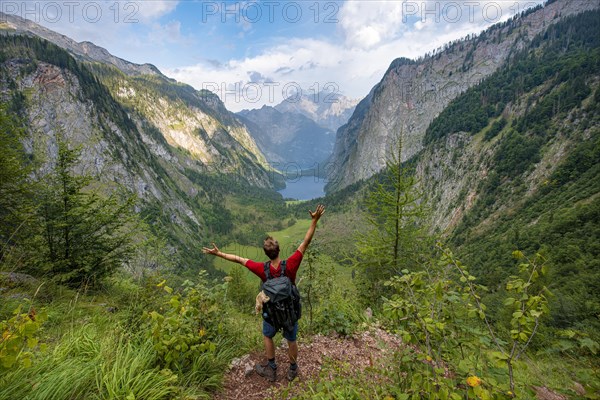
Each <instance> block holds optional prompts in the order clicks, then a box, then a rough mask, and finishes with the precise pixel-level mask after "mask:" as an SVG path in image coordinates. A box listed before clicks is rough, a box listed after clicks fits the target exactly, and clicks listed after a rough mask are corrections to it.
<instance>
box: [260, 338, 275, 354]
mask: <svg viewBox="0 0 600 400" xmlns="http://www.w3.org/2000/svg"><path fill="white" fill-rule="evenodd" d="M263 337H264V338H265V351H266V352H267V360H270V359H272V358H275V344H274V343H273V339H272V338H268V337H266V336H263Z"/></svg>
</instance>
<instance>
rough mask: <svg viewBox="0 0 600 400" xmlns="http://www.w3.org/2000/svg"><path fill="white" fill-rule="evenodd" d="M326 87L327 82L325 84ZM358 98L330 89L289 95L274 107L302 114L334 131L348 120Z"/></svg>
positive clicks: (282, 110)
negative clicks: (350, 97) (348, 96)
mask: <svg viewBox="0 0 600 400" xmlns="http://www.w3.org/2000/svg"><path fill="white" fill-rule="evenodd" d="M325 86H326V87H327V84H326V85H325ZM357 104H358V100H355V99H349V98H347V97H346V96H344V95H342V94H340V93H337V92H335V91H334V92H331V91H329V92H328V91H321V92H319V93H313V94H307V93H302V94H301V95H294V96H290V97H288V98H287V99H285V100H284V101H282V102H281V103H279V104H278V105H276V106H275V109H277V110H278V111H281V112H289V113H295V114H302V115H305V116H306V117H308V118H310V119H312V120H313V121H315V122H316V123H317V124H319V125H321V126H322V127H324V128H327V129H330V130H332V131H334V132H335V131H336V130H337V129H338V128H339V127H340V126H342V125H344V124H345V123H346V122H348V119H349V118H350V116H351V115H352V113H353V112H354V108H355V107H356V105H357Z"/></svg>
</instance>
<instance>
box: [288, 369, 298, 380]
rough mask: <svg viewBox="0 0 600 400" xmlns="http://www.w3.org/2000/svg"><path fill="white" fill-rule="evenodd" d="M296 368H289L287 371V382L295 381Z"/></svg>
mask: <svg viewBox="0 0 600 400" xmlns="http://www.w3.org/2000/svg"><path fill="white" fill-rule="evenodd" d="M298 369H299V368H298V367H296V369H292V368H291V367H290V369H288V373H287V378H288V381H290V382H291V381H293V380H294V379H296V377H297V376H298Z"/></svg>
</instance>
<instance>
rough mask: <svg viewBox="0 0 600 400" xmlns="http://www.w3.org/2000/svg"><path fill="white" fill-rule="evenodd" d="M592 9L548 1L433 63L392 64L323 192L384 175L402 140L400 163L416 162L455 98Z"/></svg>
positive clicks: (340, 148) (340, 142)
mask: <svg viewBox="0 0 600 400" xmlns="http://www.w3.org/2000/svg"><path fill="white" fill-rule="evenodd" d="M597 7H598V2H585V1H580V0H557V1H553V2H551V3H548V4H547V5H546V6H544V7H537V8H535V9H532V10H530V11H528V12H526V13H524V15H522V16H519V17H515V18H513V19H512V20H510V21H508V22H506V23H503V24H498V25H495V26H493V27H492V28H490V29H488V30H487V31H486V32H484V33H482V34H481V35H479V36H477V37H469V38H467V39H465V40H460V41H457V42H454V43H452V44H449V45H447V46H445V48H444V49H443V50H440V51H437V52H436V53H435V54H433V55H427V56H426V57H424V58H422V59H419V60H416V61H413V60H407V59H397V60H395V61H394V62H392V64H391V65H390V67H389V69H388V71H387V72H386V74H385V75H384V77H383V78H382V80H381V82H380V83H379V84H377V85H376V86H375V87H374V88H373V89H372V90H371V92H370V93H369V95H368V96H367V97H366V98H365V99H363V100H362V101H361V102H360V103H359V105H358V106H357V107H356V110H355V112H354V114H353V115H352V117H351V118H350V120H349V121H348V124H347V125H345V126H342V127H341V128H340V129H339V130H338V132H337V135H336V144H335V148H334V152H333V155H332V157H331V159H330V161H331V163H330V164H331V166H332V169H331V171H330V173H329V176H330V178H331V180H330V183H329V185H328V187H327V189H328V190H329V191H331V190H336V189H340V188H342V187H344V186H347V185H349V184H351V183H353V182H357V181H359V180H361V179H365V178H368V177H369V176H372V175H373V174H374V173H376V172H377V171H379V170H381V168H383V167H384V164H385V158H386V156H387V155H388V154H389V151H390V147H391V143H392V142H393V141H394V138H395V137H397V135H398V134H399V133H400V132H403V135H404V139H403V142H404V154H403V157H404V159H405V160H407V159H409V158H411V157H412V156H414V155H415V154H417V153H418V152H419V151H421V149H422V147H423V144H422V141H423V138H424V136H425V131H426V129H427V127H428V126H429V124H430V123H431V122H432V121H433V119H434V118H435V117H436V116H437V115H439V114H440V112H442V110H444V109H445V108H446V107H447V106H448V104H449V103H450V102H451V101H452V100H453V99H454V98H456V97H457V96H459V95H460V94H461V93H463V92H465V91H466V90H467V89H469V88H470V87H472V86H474V85H476V84H478V83H479V82H480V81H482V80H483V79H485V78H486V77H488V76H490V75H491V74H493V73H494V72H495V71H496V70H498V68H500V67H501V66H502V65H504V63H505V62H506V60H507V59H508V58H509V57H510V56H511V55H513V54H515V52H518V51H519V50H520V49H522V48H523V47H525V46H527V45H528V44H529V43H530V42H531V40H532V39H533V37H535V36H536V35H537V34H539V33H541V32H544V31H545V30H546V29H548V27H549V26H551V25H552V24H554V23H556V22H558V21H560V20H561V19H562V18H565V17H567V16H569V15H573V14H576V13H579V12H582V11H585V10H589V9H594V8H597Z"/></svg>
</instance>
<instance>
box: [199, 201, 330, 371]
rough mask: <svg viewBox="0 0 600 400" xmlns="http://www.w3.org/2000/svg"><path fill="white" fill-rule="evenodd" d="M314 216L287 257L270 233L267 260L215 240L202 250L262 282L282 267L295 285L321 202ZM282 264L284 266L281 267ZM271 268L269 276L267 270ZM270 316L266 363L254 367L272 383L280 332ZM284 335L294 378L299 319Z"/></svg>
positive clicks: (277, 274) (266, 243)
mask: <svg viewBox="0 0 600 400" xmlns="http://www.w3.org/2000/svg"><path fill="white" fill-rule="evenodd" d="M308 212H309V213H310V216H311V218H312V221H311V224H310V227H309V228H308V231H307V232H306V235H305V236H304V240H303V241H302V243H301V244H300V246H298V249H297V250H296V251H295V252H294V254H292V255H291V256H290V257H289V258H288V259H287V260H285V261H282V260H281V259H280V258H279V243H278V242H277V240H275V239H274V238H272V237H271V236H269V237H267V238H266V239H265V241H264V244H263V249H264V251H265V254H266V255H267V257H269V261H268V262H267V263H264V264H263V263H259V262H256V261H252V260H249V259H247V258H243V257H240V256H237V255H234V254H227V253H223V252H221V251H220V250H219V249H218V248H217V246H216V245H215V244H214V243H213V244H212V245H213V248H212V249H211V248H207V247H204V248H203V249H202V251H203V252H204V253H206V254H212V255H215V256H218V257H221V258H224V259H225V260H228V261H232V262H237V263H239V264H242V265H243V266H245V267H246V268H248V269H249V270H250V271H252V272H253V273H254V274H256V275H257V276H258V277H259V278H260V279H261V280H262V281H263V283H264V282H266V281H267V279H268V278H274V277H280V276H281V271H282V269H283V270H284V271H285V276H287V277H288V278H289V279H290V280H291V282H292V285H295V283H296V273H297V272H298V268H299V267H300V262H302V257H303V255H304V253H305V252H306V249H307V248H308V245H309V244H310V242H311V240H312V238H313V235H314V234H315V229H316V228H317V221H319V218H321V216H322V215H323V213H324V212H325V207H324V206H323V205H321V204H319V205H318V206H317V209H316V210H315V212H312V211H310V210H309V211H308ZM282 267H283V268H282ZM267 271H268V275H269V276H268V277H267V274H265V272H267ZM266 319H268V318H265V319H263V328H262V330H263V336H264V343H265V351H266V353H267V362H266V363H264V364H257V365H256V367H255V369H256V372H257V373H258V374H259V375H260V376H262V377H264V378H267V379H268V380H269V381H271V382H275V380H276V378H277V364H276V363H275V345H274V344H273V337H274V336H275V334H276V333H277V330H276V329H275V327H273V325H271V324H270V323H269V322H267V320H266ZM282 333H283V337H284V338H285V339H286V340H287V342H288V356H289V361H290V368H289V370H288V373H287V378H288V380H290V381H292V380H294V378H296V376H298V364H297V360H298V343H296V335H297V333H298V321H295V323H294V325H293V327H292V328H291V329H289V330H286V329H285V328H284V329H283V330H282Z"/></svg>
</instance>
